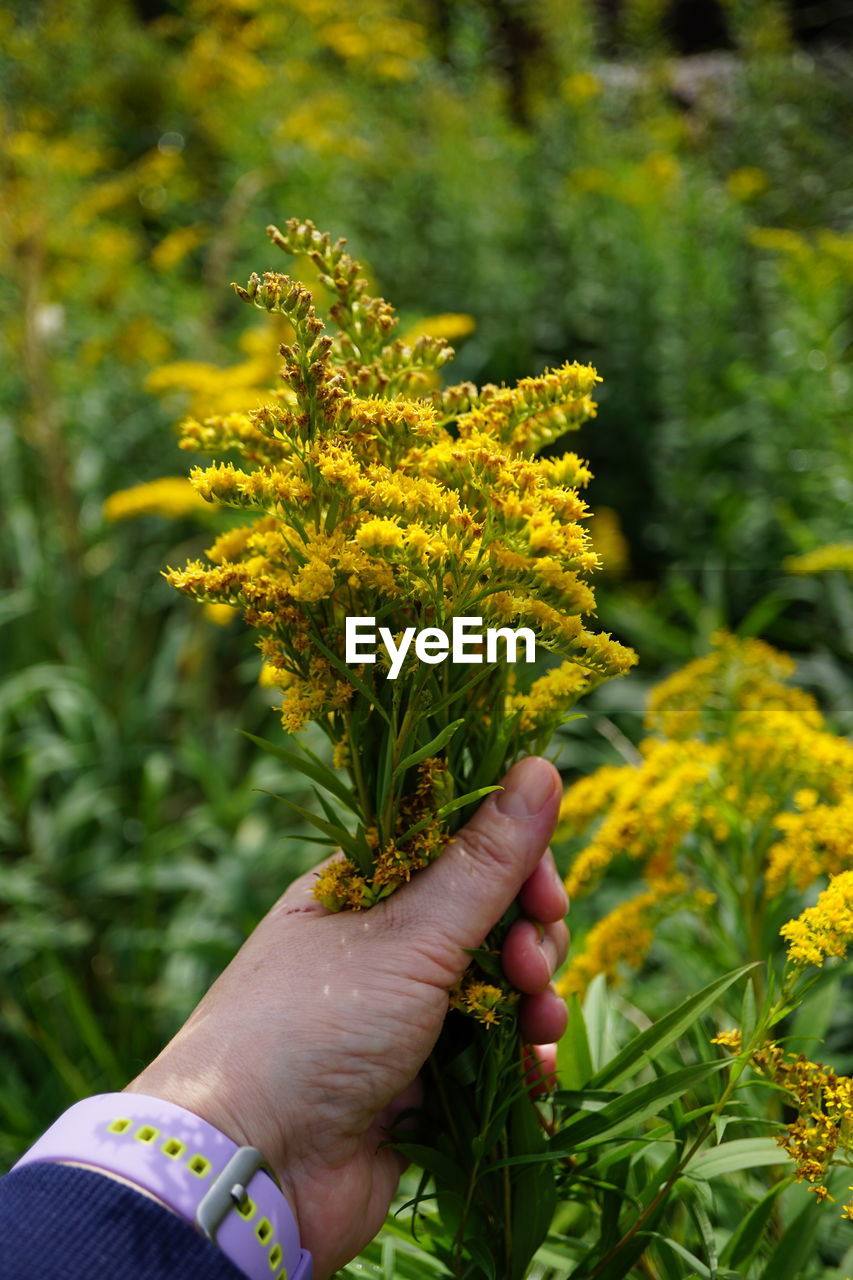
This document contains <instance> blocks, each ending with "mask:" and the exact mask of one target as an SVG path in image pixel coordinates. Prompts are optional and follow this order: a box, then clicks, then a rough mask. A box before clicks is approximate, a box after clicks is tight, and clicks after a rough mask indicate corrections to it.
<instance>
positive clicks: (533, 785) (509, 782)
mask: <svg viewBox="0 0 853 1280" xmlns="http://www.w3.org/2000/svg"><path fill="white" fill-rule="evenodd" d="M553 794H554V774H553V771H552V770H551V768H550V766H549V765H548V764H546V763H545V761H544V760H540V759H538V758H537V757H532V758H530V759H528V760H520V761H519V763H518V764H515V765H513V767H512V768H511V769H510V771H509V773H508V774H507V776H506V781H505V783H504V789H503V791H499V792H497V793H496V795H497V799H496V801H495V804H496V805H497V808H498V810H499V811H500V812H501V813H502V814H504V816H505V817H507V818H533V817H535V816H536V814H537V813H539V811H540V810H541V809H542V808H543V807H544V806H545V804H546V803H547V802H548V800H550V799H551V796H552V795H553Z"/></svg>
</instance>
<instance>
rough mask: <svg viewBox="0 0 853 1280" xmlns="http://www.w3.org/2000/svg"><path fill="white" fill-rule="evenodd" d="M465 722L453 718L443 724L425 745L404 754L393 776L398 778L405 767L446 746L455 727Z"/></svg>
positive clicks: (457, 727)
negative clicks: (403, 758) (446, 723)
mask: <svg viewBox="0 0 853 1280" xmlns="http://www.w3.org/2000/svg"><path fill="white" fill-rule="evenodd" d="M464 723H465V721H464V720H454V721H453V722H452V724H448V725H445V727H444V728H443V729H442V731H441V733H437V734H436V735H435V737H434V738H432V739H431V740H430V741H429V742H428V743H427V744H426V746H425V747H420V748H419V749H418V750H417V751H413V752H412V754H411V755H410V756H406V758H405V760H401V761H400V763H399V764H398V765H397V768H396V769H395V770H394V777H395V778H398V777H399V776H400V774H401V773H405V772H406V770H407V769H411V767H412V765H415V764H420V763H421V761H422V760H426V759H427V757H428V756H434V755H436V754H437V753H438V752H439V751H441V750H443V748H444V747H446V746H447V744H448V742H449V741H450V739H451V738H452V737H453V735H454V733H455V732H456V730H457V729H459V728H460V727H461V726H462V725H463V724H464Z"/></svg>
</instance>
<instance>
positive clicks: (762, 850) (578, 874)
mask: <svg viewBox="0 0 853 1280" xmlns="http://www.w3.org/2000/svg"><path fill="white" fill-rule="evenodd" d="M793 670H794V664H793V662H792V660H791V659H790V658H788V657H787V656H786V655H784V654H781V653H778V652H777V651H776V650H774V649H773V648H771V646H769V645H767V644H765V643H763V642H761V641H759V640H753V639H747V640H738V639H736V638H735V637H733V636H729V635H726V634H724V633H720V634H718V635H717V636H715V637H714V648H713V649H712V651H711V652H710V653H709V654H707V655H705V656H704V657H701V658H698V659H696V660H695V661H693V662H691V663H689V664H688V665H687V666H686V667H685V668H683V669H682V670H680V671H677V672H676V673H675V674H674V675H672V676H670V677H668V678H667V679H666V680H664V681H663V682H662V683H661V684H660V685H659V686H658V687H657V688H656V689H654V690H653V691H652V693H651V695H650V698H649V706H648V715H647V724H648V726H649V727H650V728H651V729H653V730H655V731H656V732H657V736H653V737H649V738H646V739H645V741H643V742H642V743H641V746H640V752H639V759H638V760H637V762H636V763H630V764H625V765H606V766H605V767H603V768H601V769H599V770H597V771H596V772H595V773H593V774H591V775H590V776H588V777H585V778H581V779H579V780H578V781H577V782H575V783H574V784H573V785H572V786H570V787H569V788H568V789H567V791H566V793H565V795H564V797H563V802H562V805H561V809H560V818H559V823H558V828H557V833H556V838H557V840H558V841H559V840H563V841H565V842H567V843H568V844H569V847H570V849H571V850H572V858H571V862H570V864H569V868H568V872H567V875H566V878H565V884H566V888H567V890H568V893H569V895H570V896H571V897H572V898H579V897H584V896H586V895H588V894H590V893H591V891H592V890H594V889H595V887H596V886H597V885H598V884H599V882H600V881H601V879H602V877H603V876H605V875H607V874H608V873H609V872H610V871H611V869H612V868H614V864H616V863H617V862H618V863H620V871H619V874H620V875H622V874H623V873H624V871H625V869H626V864H627V868H633V870H634V873H635V874H636V875H638V876H639V877H640V884H639V886H638V890H639V891H638V892H637V893H636V894H635V896H634V897H633V898H631V899H629V900H628V902H626V903H624V904H623V905H622V906H621V907H619V908H617V910H616V912H615V913H613V915H612V916H607V917H605V919H604V920H602V921H600V922H599V923H598V924H596V925H594V926H593V928H592V929H591V931H590V933H589V934H588V936H587V939H586V941H585V944H584V946H585V950H584V951H582V952H580V953H579V954H577V955H576V956H575V958H574V959H573V961H572V965H571V967H570V969H569V970H568V971H567V972H568V974H569V975H571V976H570V977H568V978H567V979H566V981H567V982H569V983H570V984H574V985H573V986H572V987H571V989H581V988H582V987H583V986H584V985H585V984H586V982H588V980H589V977H591V976H592V975H593V974H594V973H595V972H602V973H605V974H607V975H608V977H611V978H612V977H614V976H615V974H616V972H617V969H618V966H619V965H622V966H624V965H631V964H633V965H635V966H636V965H638V964H640V963H642V960H643V958H644V955H645V952H646V949H647V944H648V940H649V932H648V931H649V927H650V926H649V924H648V921H649V920H653V919H654V916H655V910H656V909H657V904H658V903H659V901H660V899H661V892H660V884H661V882H662V880H663V881H664V882H666V880H667V879H668V878H671V877H673V876H677V875H682V876H683V877H685V892H687V886H690V888H691V889H692V890H693V891H694V892H695V893H697V894H702V893H706V894H713V893H715V892H718V891H719V888H720V883H719V882H720V879H721V878H723V879H724V880H725V881H726V882H727V883H728V884H729V886H730V899H731V898H739V899H740V900H741V902H742V903H744V904H745V905H744V911H745V913H746V914H749V913H750V912H752V911H754V910H758V911H759V912H761V911H763V909H764V908H763V906H761V905H760V906H758V907H757V908H756V907H755V905H754V904H755V902H756V901H758V902H759V903H764V902H766V901H767V900H769V899H775V898H777V897H778V896H779V895H780V894H782V893H784V892H786V891H787V890H788V889H789V888H793V889H796V890H798V891H800V892H802V891H803V890H805V889H807V888H808V887H809V886H810V885H812V884H813V883H814V882H815V881H816V880H818V879H819V878H820V877H823V876H831V875H836V876H837V877H838V878H837V879H836V880H835V881H833V887H832V891H831V892H830V893H829V897H828V898H826V900H825V901H824V899H821V903H820V904H819V907H816V908H813V909H812V914H810V913H809V912H806V913H805V915H804V916H803V917H801V918H800V920H799V921H792V922H791V923H790V924H789V925H786V926H785V929H784V930H783V936H785V937H787V938H788V940H789V942H790V944H791V958H792V959H793V960H794V961H795V962H796V963H819V962H820V957H821V956H822V955H823V954H839V948H842V949H843V946H844V945H846V943H844V942H843V938H844V937H846V935H845V933H844V928H845V922H846V917H845V916H844V915H843V911H842V909H841V905H842V903H841V895H842V893H843V891H844V885H845V883H846V881H845V880H844V877H843V875H839V874H838V873H848V872H849V873H850V875H851V876H853V801H851V798H850V797H851V792H853V743H850V742H849V741H848V740H846V739H844V738H841V737H838V736H837V735H835V734H833V733H831V732H829V730H828V729H827V728H826V726H825V725H824V722H823V717H822V716H821V713H820V711H819V709H818V707H817V705H816V703H815V702H814V699H813V698H812V697H811V696H810V695H809V694H808V693H806V692H805V691H804V690H802V689H798V688H796V687H794V686H791V685H790V684H787V683H785V680H786V679H788V678H790V676H791V675H792V674H793ZM531 696H532V691H531ZM698 900H699V899H698V898H694V903H695V902H697V901H698ZM774 909H775V908H774ZM832 911H835V913H836V914H835V916H833V917H832V919H833V920H834V921H835V924H834V926H831V925H830V923H829V922H830V913H831V912H832ZM744 929H745V926H744ZM759 933H760V927H759V926H758V925H755V927H754V931H753V935H752V936H754V937H755V936H758V935H759ZM827 948H829V950H827ZM567 989H568V988H567Z"/></svg>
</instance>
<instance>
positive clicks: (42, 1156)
mask: <svg viewBox="0 0 853 1280" xmlns="http://www.w3.org/2000/svg"><path fill="white" fill-rule="evenodd" d="M37 1160H60V1161H61V1160H68V1161H75V1162H79V1163H80V1164H84V1165H87V1166H89V1167H91V1168H94V1169H102V1170H104V1171H105V1172H107V1173H115V1174H118V1175H119V1176H121V1177H123V1178H127V1180H128V1181H129V1182H132V1183H134V1184H135V1185H136V1186H138V1187H141V1188H142V1189H143V1190H145V1191H150V1192H151V1194H152V1195H154V1196H156V1197H157V1199H158V1200H161V1201H162V1202H163V1204H165V1205H166V1206H167V1207H168V1208H170V1209H173V1210H174V1212H175V1213H177V1214H178V1215H179V1216H180V1217H182V1218H184V1219H185V1220H186V1221H187V1222H189V1223H191V1224H192V1225H194V1226H196V1227H197V1228H198V1229H199V1230H200V1231H202V1232H203V1233H204V1234H205V1235H207V1236H208V1237H209V1238H210V1239H212V1240H215V1242H216V1244H217V1245H218V1246H219V1248H220V1249H221V1250H222V1252H223V1253H224V1254H225V1255H226V1257H228V1258H230V1259H231V1261H232V1262H233V1263H234V1264H235V1266H237V1267H239V1268H240V1269H241V1270H242V1271H243V1272H245V1274H246V1275H247V1276H249V1277H250V1280H311V1275H312V1270H313V1267H312V1261H311V1255H310V1253H308V1252H307V1251H306V1250H305V1249H302V1248H300V1244H299V1231H298V1229H297V1226H296V1220H295V1218H294V1216H293V1212H292V1210H291V1208H290V1205H289V1204H288V1203H287V1201H286V1199H285V1198H284V1195H283V1194H282V1192H281V1191H280V1190H279V1188H278V1187H277V1185H276V1184H275V1182H274V1181H273V1179H272V1178H271V1177H270V1176H269V1174H268V1173H266V1172H265V1171H264V1170H263V1169H262V1168H261V1167H260V1165H261V1163H262V1161H263V1156H262V1155H261V1153H260V1151H257V1150H256V1149H255V1148H254V1147H238V1146H237V1144H236V1143H235V1142H232V1141H231V1139H230V1138H227V1137H226V1136H225V1134H224V1133H220V1132H219V1130H218V1129H215V1128H214V1127H213V1125H211V1124H208V1123H207V1121H206V1120H202V1119H201V1118H200V1117H199V1116H197V1115H195V1114H194V1113H193V1112H192V1111H187V1110H185V1109H184V1108H183V1107H179V1106H176V1105H175V1103H173V1102H166V1101H164V1100H163V1099H162V1098H149V1097H146V1096H145V1095H143V1094H140V1093H103V1094H100V1095H98V1096H97V1097H94V1098H84V1099H83V1101H82V1102H78V1103H75V1105H74V1106H73V1107H70V1108H69V1109H68V1110H67V1111H66V1112H64V1114H63V1115H61V1116H60V1117H59V1119H58V1120H57V1121H56V1122H55V1123H54V1124H52V1125H51V1127H50V1128H49V1129H48V1130H47V1131H46V1132H45V1133H43V1134H42V1136H41V1137H40V1138H39V1139H38V1140H37V1141H36V1142H35V1143H34V1144H33V1146H31V1147H30V1149H29V1151H27V1152H26V1153H25V1154H24V1155H23V1156H22V1157H21V1159H20V1160H19V1161H18V1163H17V1164H16V1165H15V1166H14V1168H15V1169H20V1168H22V1167H23V1166H24V1165H28V1164H32V1163H34V1162H35V1161H37Z"/></svg>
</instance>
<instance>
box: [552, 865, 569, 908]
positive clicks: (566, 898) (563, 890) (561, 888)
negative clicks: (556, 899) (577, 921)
mask: <svg viewBox="0 0 853 1280" xmlns="http://www.w3.org/2000/svg"><path fill="white" fill-rule="evenodd" d="M554 883H555V885H556V887H557V889H559V891H560V893H561V894H562V898H563V915H564V916H567V915H568V914H569V895H568V893H567V892H566V886H565V885H564V884H563V881H562V880H561V879H560V873H559V871H556V870H555V872H554Z"/></svg>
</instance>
